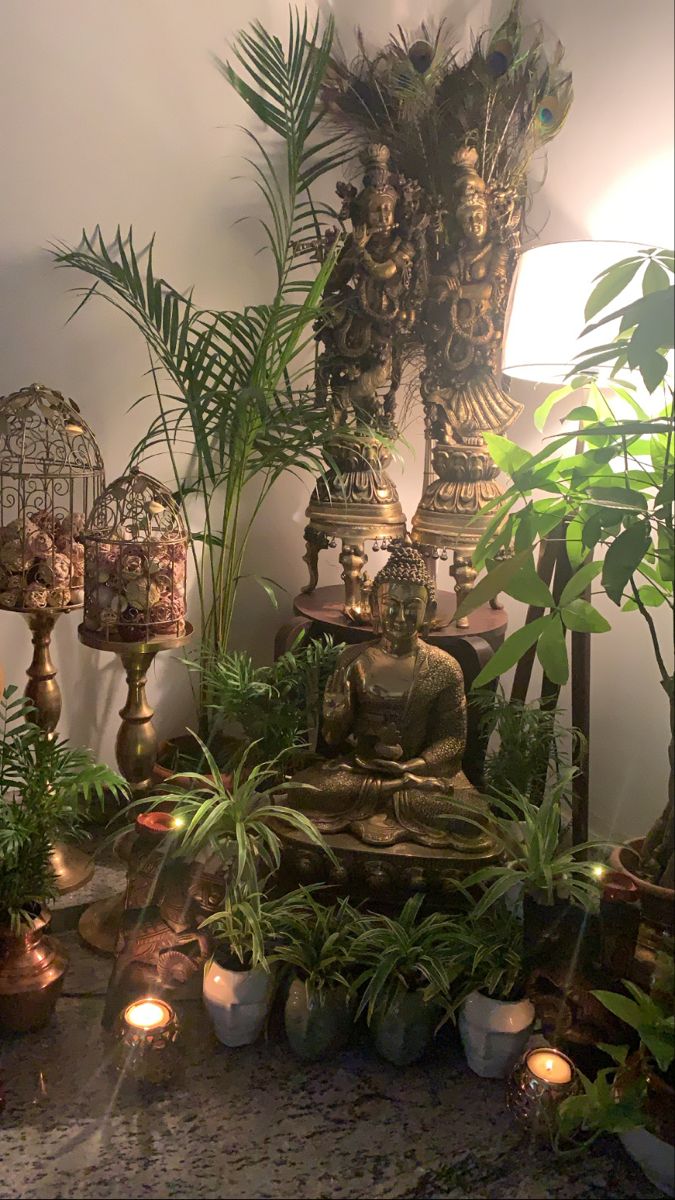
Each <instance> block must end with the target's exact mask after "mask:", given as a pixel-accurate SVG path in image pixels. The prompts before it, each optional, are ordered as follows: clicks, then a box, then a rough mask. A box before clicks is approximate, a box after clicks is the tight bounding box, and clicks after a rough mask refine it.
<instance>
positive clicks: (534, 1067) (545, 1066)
mask: <svg viewBox="0 0 675 1200" xmlns="http://www.w3.org/2000/svg"><path fill="white" fill-rule="evenodd" d="M527 1065H528V1067H529V1069H530V1071H531V1072H532V1074H533V1075H536V1076H537V1079H543V1080H544V1081H545V1082H546V1083H569V1082H570V1080H571V1078H572V1068H571V1066H570V1064H569V1062H568V1061H567V1059H566V1058H565V1056H564V1055H563V1054H559V1053H558V1051H557V1050H533V1051H532V1053H531V1054H528V1056H527Z"/></svg>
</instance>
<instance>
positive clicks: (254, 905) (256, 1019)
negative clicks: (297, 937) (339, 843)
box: [202, 886, 306, 1046]
mask: <svg viewBox="0 0 675 1200" xmlns="http://www.w3.org/2000/svg"><path fill="white" fill-rule="evenodd" d="M305 906H306V893H305V892H303V891H297V892H291V893H289V894H288V895H286V896H281V897H280V898H279V899H271V898H269V897H266V896H265V895H264V894H263V893H262V892H260V891H249V890H248V889H247V888H246V887H245V886H240V887H237V888H235V889H234V890H233V891H232V893H231V894H230V895H229V896H228V897H226V900H225V904H224V906H223V908H222V910H221V911H220V912H217V913H213V914H212V915H211V916H210V917H207V918H206V920H205V921H204V922H203V925H202V928H208V930H209V933H210V935H211V937H212V938H213V939H214V941H215V944H216V945H215V950H214V953H213V956H212V958H211V960H210V961H209V962H208V963H207V964H206V967H205V969H204V987H203V997H204V1004H205V1006H206V1009H207V1012H208V1014H209V1016H210V1018H211V1021H212V1023H213V1028H214V1031H215V1034H216V1037H217V1038H218V1040H219V1041H221V1042H223V1043H224V1045H226V1046H248V1045H250V1043H251V1042H254V1041H255V1040H256V1038H258V1037H259V1036H260V1033H261V1032H262V1029H263V1027H264V1025H265V1022H266V1020H267V1016H268V1014H269V1011H270V1008H271V1005H272V999H273V996H274V989H275V983H276V972H275V966H276V958H275V954H274V952H275V949H276V947H277V945H278V944H279V943H280V942H283V939H284V937H285V935H286V934H287V931H288V929H289V925H290V923H291V920H292V918H293V917H294V916H295V917H296V918H297V917H298V916H299V915H300V914H301V913H302V912H304V911H305Z"/></svg>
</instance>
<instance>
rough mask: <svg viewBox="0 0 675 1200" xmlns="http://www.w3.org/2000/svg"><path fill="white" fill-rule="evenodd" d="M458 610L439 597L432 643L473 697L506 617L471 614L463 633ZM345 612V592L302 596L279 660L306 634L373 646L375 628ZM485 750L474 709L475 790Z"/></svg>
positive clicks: (278, 646)
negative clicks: (453, 665)
mask: <svg viewBox="0 0 675 1200" xmlns="http://www.w3.org/2000/svg"><path fill="white" fill-rule="evenodd" d="M456 606H457V598H456V596H455V594H454V593H453V592H439V593H438V609H437V616H436V621H435V628H434V629H433V630H432V631H431V633H430V634H429V639H428V640H429V642H431V643H432V645H435V646H440V648H441V649H442V650H446V651H447V652H448V654H452V655H453V657H454V658H456V659H457V662H458V663H459V665H460V667H461V668H462V672H463V675H464V687H465V690H466V692H467V693H468V692H469V690H470V689H471V687H472V685H473V681H474V679H475V678H476V676H477V675H478V674H479V672H480V671H482V669H483V667H484V666H485V664H486V663H487V662H489V660H490V659H491V658H492V655H493V654H494V653H495V650H498V649H499V647H500V646H501V644H502V642H503V641H504V638H505V637H506V626H507V617H506V613H505V612H504V610H503V609H494V608H490V606H489V605H488V604H484V605H483V606H482V607H481V608H479V609H476V611H475V612H473V613H472V614H471V616H470V617H469V623H468V626H467V627H466V628H464V629H458V628H457V626H456V625H453V624H451V621H452V619H453V616H454V613H455V609H456ZM343 609H344V589H343V588H342V587H340V586H336V587H323V588H317V589H316V591H314V592H311V593H310V594H309V595H305V594H304V593H302V592H301V593H300V595H298V596H296V597H295V600H294V601H293V611H294V613H295V616H294V617H293V618H292V619H291V620H290V621H287V622H286V624H285V625H282V626H281V628H280V629H279V630H278V631H277V634H276V637H275V639H274V656H275V658H278V657H279V656H280V655H281V654H284V653H285V651H286V650H289V649H290V647H291V646H292V645H293V642H294V641H295V639H296V638H297V636H298V634H299V633H300V632H301V631H304V632H305V633H306V634H307V635H308V636H309V637H314V638H319V637H321V636H322V635H325V634H329V635H330V636H331V637H332V638H333V640H334V641H336V642H347V644H348V645H355V644H357V643H359V642H367V641H370V640H371V639H372V638H373V637H374V636H375V634H374V632H373V627H372V625H371V624H364V625H356V624H354V622H353V621H350V620H349V618H348V617H347V616H346V615H345V613H344V611H343ZM485 749H486V747H485V743H484V739H483V738H482V737H481V736H480V729H479V722H478V714H477V713H476V712H475V711H474V709H473V708H472V707H470V708H469V727H468V733H467V748H466V754H465V756H464V762H463V767H464V771H465V772H466V775H467V776H468V778H469V779H470V780H471V782H472V783H473V784H474V786H476V787H480V786H481V776H482V770H483V761H484V758H485Z"/></svg>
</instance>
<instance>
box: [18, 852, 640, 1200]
mask: <svg viewBox="0 0 675 1200" xmlns="http://www.w3.org/2000/svg"><path fill="white" fill-rule="evenodd" d="M119 878H120V877H119V875H117V879H116V878H115V873H114V871H113V872H112V873H108V872H106V873H101V874H100V876H99V878H98V883H97V888H98V889H100V891H101V893H102V894H109V893H110V892H111V891H114V890H116V887H115V886H114V885H115V884H116V882H119ZM97 888H96V887H94V888H92V887H91V886H90V888H89V890H88V897H89V898H92V897H93V896H95V895H96V894H97ZM68 899H69V901H70V907H71V908H72V914H73V915H75V914H76V912H77V907H78V906H79V897H78V893H73V894H72V896H71V897H69V898H68ZM65 907H66V909H67V908H68V907H69V906H68V905H66V906H65ZM66 915H67V914H66ZM66 923H67V921H66ZM62 936H63V940H64V941H65V942H66V943H67V945H68V949H69V952H70V954H71V969H70V972H69V974H68V976H67V978H66V984H65V988H64V995H63V997H62V998H61V1000H60V1002H59V1006H58V1008H57V1012H56V1016H55V1018H54V1020H53V1022H52V1023H51V1024H50V1026H49V1027H48V1028H46V1029H45V1030H43V1031H41V1032H40V1033H37V1034H34V1035H32V1036H28V1037H24V1038H15V1039H7V1040H6V1041H4V1042H3V1043H1V1044H0V1071H1V1072H2V1078H3V1080H4V1084H5V1089H6V1093H7V1105H6V1107H5V1110H4V1113H3V1114H2V1116H0V1197H1V1198H2V1200H15V1198H19V1197H21V1198H22V1200H38V1198H39V1200H52V1198H54V1200H56V1198H57V1197H58V1198H68V1200H79V1198H80V1197H82V1198H85V1197H87V1198H88V1197H102V1198H104V1197H105V1198H113V1197H115V1198H117V1197H119V1198H122V1197H172V1198H173V1197H176V1198H177V1197H193V1196H194V1197H222V1198H229V1197H247V1198H249V1197H250V1198H251V1200H253V1198H257V1197H292V1198H293V1200H302V1198H304V1197H330V1198H333V1197H335V1198H336V1200H337V1198H343V1197H344V1198H347V1197H355V1198H358V1197H365V1196H367V1197H400V1198H402V1197H410V1198H412V1197H419V1198H431V1197H439V1198H448V1200H450V1198H455V1197H457V1198H460V1197H469V1198H470V1197H491V1198H493V1200H502V1198H507V1197H508V1198H510V1197H514V1198H516V1197H517V1198H520V1200H535V1198H537V1200H538V1198H542V1200H549V1198H550V1200H563V1198H565V1200H569V1198H573V1197H578V1198H579V1200H598V1198H600V1197H612V1198H623V1197H644V1198H645V1200H650V1198H652V1197H657V1196H658V1195H659V1193H658V1192H657V1191H656V1190H655V1189H654V1188H653V1187H652V1186H651V1185H650V1184H648V1183H647V1182H646V1180H645V1179H644V1178H643V1176H642V1175H641V1173H640V1172H639V1171H638V1169H637V1168H636V1167H635V1166H634V1165H633V1163H632V1162H631V1161H630V1160H629V1159H628V1158H627V1157H626V1155H625V1154H624V1153H623V1150H622V1149H621V1147H620V1145H619V1144H618V1142H616V1141H615V1140H613V1139H609V1138H607V1139H602V1140H600V1141H598V1142H597V1143H596V1144H595V1146H594V1147H593V1150H592V1152H590V1153H589V1154H587V1155H586V1156H584V1157H583V1158H580V1159H575V1160H572V1161H570V1160H566V1161H564V1162H561V1161H559V1160H555V1159H554V1158H553V1157H552V1155H551V1154H550V1152H547V1151H546V1150H542V1149H537V1148H536V1147H533V1146H531V1145H529V1144H528V1142H527V1141H523V1139H522V1137H521V1136H520V1134H519V1132H518V1131H517V1129H516V1128H514V1126H513V1124H512V1122H511V1120H510V1118H509V1116H508V1114H507V1112H506V1111H505V1107H504V1099H503V1095H504V1088H503V1084H502V1083H500V1082H498V1081H491V1080H482V1079H478V1078H477V1077H476V1076H474V1075H472V1074H471V1073H470V1072H469V1071H468V1070H467V1068H466V1065H465V1063H464V1060H463V1057H462V1053H461V1049H460V1048H459V1046H458V1044H457V1042H456V1040H455V1037H454V1034H453V1033H452V1031H451V1030H447V1031H444V1032H443V1033H442V1035H441V1037H440V1039H439V1041H438V1042H437V1044H436V1045H435V1047H434V1050H433V1052H432V1053H431V1054H430V1055H429V1057H428V1059H427V1060H425V1061H424V1062H422V1063H420V1064H419V1065H416V1066H413V1067H409V1068H407V1069H405V1070H397V1069H396V1068H395V1067H392V1066H390V1065H389V1064H387V1063H385V1062H382V1061H381V1060H379V1059H378V1058H377V1056H376V1055H375V1053H374V1052H373V1051H372V1049H371V1047H370V1045H369V1043H368V1040H367V1037H366V1036H365V1035H360V1036H357V1037H356V1039H355V1042H354V1045H353V1046H352V1047H351V1048H350V1049H349V1050H347V1051H345V1052H344V1053H343V1054H341V1055H339V1056H338V1057H336V1058H334V1059H331V1060H330V1061H328V1062H325V1063H322V1064H313V1065H310V1066H306V1065H303V1064H302V1063H300V1062H298V1061H297V1060H296V1059H295V1058H293V1056H292V1055H291V1053H290V1051H289V1049H288V1047H287V1045H286V1044H285V1041H284V1037H283V1031H282V1030H281V1029H280V1028H279V1027H278V1022H277V1024H276V1026H275V1024H274V1022H273V1026H272V1029H271V1032H270V1034H269V1037H268V1039H267V1040H266V1041H261V1042H260V1043H258V1044H257V1045H254V1046H250V1047H244V1048H242V1049H239V1050H228V1049H226V1048H225V1047H223V1046H220V1045H219V1044H218V1043H217V1042H216V1041H215V1040H214V1038H213V1036H212V1034H211V1032H210V1029H209V1028H208V1025H207V1022H206V1020H205V1017H204V1014H203V1013H202V1010H201V1006H200V1005H199V1004H197V1003H195V1004H187V1005H184V1006H183V1011H182V1013H181V1016H182V1021H183V1047H184V1050H183V1069H182V1072H181V1074H180V1075H179V1076H178V1077H176V1079H175V1080H174V1081H173V1083H172V1085H171V1086H165V1087H164V1088H163V1089H158V1090H157V1091H156V1092H154V1093H152V1094H149V1093H147V1092H146V1093H140V1092H138V1091H136V1090H135V1089H133V1088H127V1087H126V1086H125V1087H124V1088H123V1089H121V1090H120V1089H119V1086H118V1080H117V1078H116V1076H115V1075H114V1073H113V1072H112V1070H111V1068H110V1067H109V1065H108V1063H107V1060H106V1053H107V1052H106V1047H105V1045H104V1042H103V1040H102V1036H101V1030H100V1016H101V1011H102V1004H103V1000H102V996H103V993H104V992H105V987H106V982H107V977H108V974H109V969H110V965H109V962H108V961H107V960H105V959H101V958H98V957H97V956H95V955H93V954H91V953H90V952H89V951H86V950H84V949H83V948H82V947H81V946H80V945H79V943H78V939H77V934H76V933H75V932H74V931H71V932H67V933H65V934H64V935H62Z"/></svg>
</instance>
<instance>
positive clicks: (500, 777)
mask: <svg viewBox="0 0 675 1200" xmlns="http://www.w3.org/2000/svg"><path fill="white" fill-rule="evenodd" d="M471 703H472V704H474V705H475V707H476V708H477V709H478V711H479V713H480V721H481V726H482V732H483V734H484V736H485V737H486V738H487V739H489V738H490V737H492V736H493V735H496V738H497V745H496V746H495V747H494V748H492V749H489V750H488V753H487V755H486V758H485V768H484V772H483V780H484V790H485V791H486V792H487V793H488V795H491V794H492V793H497V794H499V793H500V792H504V791H506V790H507V789H508V788H509V787H513V788H515V790H516V791H518V792H520V793H521V794H523V795H525V796H528V797H529V798H530V799H532V800H538V799H540V798H541V797H542V796H543V795H544V791H545V788H546V783H547V780H548V778H549V774H550V773H551V772H552V773H553V775H554V776H559V775H560V772H561V771H562V770H563V769H564V768H565V767H566V766H568V765H569V759H570V758H571V759H574V758H576V757H577V756H578V754H579V752H580V750H581V749H582V747H583V745H584V738H583V735H582V734H581V733H580V732H579V730H577V729H570V728H569V727H568V726H566V725H565V724H564V723H563V721H562V720H561V716H562V713H561V710H560V709H558V708H551V707H549V706H547V705H545V704H543V703H542V702H541V701H539V700H534V701H530V702H529V703H528V702H524V701H521V700H510V699H507V697H506V696H505V694H504V691H503V689H502V688H498V689H497V691H496V692H492V691H487V690H486V691H483V692H480V691H479V692H477V693H476V694H475V695H474V696H473V697H472V700H471ZM566 741H568V742H569V744H570V751H569V754H568V753H567V752H566V750H565V749H564V744H565V742H566Z"/></svg>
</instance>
